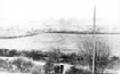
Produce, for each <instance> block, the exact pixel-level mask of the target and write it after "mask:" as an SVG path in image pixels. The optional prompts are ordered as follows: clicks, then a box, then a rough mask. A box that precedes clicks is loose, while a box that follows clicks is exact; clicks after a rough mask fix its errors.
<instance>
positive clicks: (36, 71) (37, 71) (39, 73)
mask: <svg viewBox="0 0 120 74" xmlns="http://www.w3.org/2000/svg"><path fill="white" fill-rule="evenodd" d="M31 74H44V67H43V66H34V67H33V68H32V71H31Z"/></svg>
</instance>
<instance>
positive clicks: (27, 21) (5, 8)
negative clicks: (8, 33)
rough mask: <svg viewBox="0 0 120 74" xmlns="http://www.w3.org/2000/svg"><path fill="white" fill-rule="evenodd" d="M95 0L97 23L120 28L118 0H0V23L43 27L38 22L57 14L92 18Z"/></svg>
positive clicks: (7, 25) (2, 24)
mask: <svg viewBox="0 0 120 74" xmlns="http://www.w3.org/2000/svg"><path fill="white" fill-rule="evenodd" d="M95 3H96V12H97V24H99V25H103V26H105V27H109V29H110V30H112V31H113V29H114V30H115V31H120V30H119V29H118V28H119V24H120V22H119V18H120V15H119V12H120V6H119V5H120V4H119V3H120V2H119V0H0V27H4V28H9V27H12V26H17V27H21V28H24V29H29V28H31V27H43V24H41V23H42V22H45V21H46V20H55V19H59V18H65V19H68V18H75V19H78V20H81V19H87V20H92V17H93V9H94V4H95ZM85 22H88V21H85ZM88 23H89V22H88ZM88 23H86V24H88ZM89 24H92V23H89ZM79 25H83V24H79ZM84 25H85V24H84ZM108 25H109V26H108ZM116 28H117V29H116Z"/></svg>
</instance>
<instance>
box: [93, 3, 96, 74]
mask: <svg viewBox="0 0 120 74" xmlns="http://www.w3.org/2000/svg"><path fill="white" fill-rule="evenodd" d="M95 33H96V5H95V6H94V10H93V56H92V74H95V56H96V37H95Z"/></svg>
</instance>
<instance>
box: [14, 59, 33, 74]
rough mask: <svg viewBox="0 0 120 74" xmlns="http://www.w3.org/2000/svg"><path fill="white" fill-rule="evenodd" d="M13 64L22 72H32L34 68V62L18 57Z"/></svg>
mask: <svg viewBox="0 0 120 74" xmlns="http://www.w3.org/2000/svg"><path fill="white" fill-rule="evenodd" d="M12 64H13V65H15V66H16V67H17V69H18V71H21V72H30V70H31V68H32V67H33V63H32V61H30V60H28V59H27V58H23V57H18V58H17V59H15V60H13V61H12Z"/></svg>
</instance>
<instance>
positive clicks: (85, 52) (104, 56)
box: [80, 37, 110, 72]
mask: <svg viewBox="0 0 120 74" xmlns="http://www.w3.org/2000/svg"><path fill="white" fill-rule="evenodd" d="M82 44H83V48H82V50H80V55H81V56H83V57H84V61H86V62H87V63H88V64H89V66H90V68H91V69H92V61H95V71H96V72H103V70H104V69H105V67H106V66H107V64H108V63H109V59H108V58H109V56H110V47H109V45H108V44H107V43H106V42H105V41H104V40H102V39H100V38H99V37H96V38H95V60H93V59H92V57H93V50H94V43H93V38H92V37H88V38H87V39H84V40H83V42H82Z"/></svg>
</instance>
